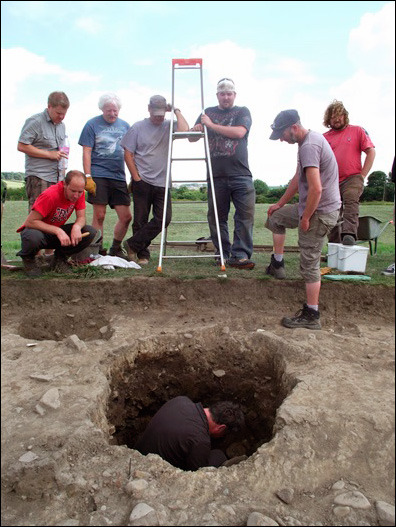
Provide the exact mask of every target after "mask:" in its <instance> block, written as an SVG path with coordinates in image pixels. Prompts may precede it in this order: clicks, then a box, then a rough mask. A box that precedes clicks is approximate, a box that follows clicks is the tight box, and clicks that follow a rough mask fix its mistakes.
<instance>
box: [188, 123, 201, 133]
mask: <svg viewBox="0 0 396 527" xmlns="http://www.w3.org/2000/svg"><path fill="white" fill-rule="evenodd" d="M190 131H191V132H203V126H202V124H195V125H194V126H193V127H192V128H191V129H190Z"/></svg>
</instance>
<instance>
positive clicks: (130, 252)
mask: <svg viewBox="0 0 396 527" xmlns="http://www.w3.org/2000/svg"><path fill="white" fill-rule="evenodd" d="M122 245H123V247H124V249H125V251H126V253H127V255H128V258H129V261H130V262H135V263H136V261H137V259H138V256H137V252H136V251H134V250H133V249H132V247H131V246H130V245H129V243H128V240H124V241H123V243H122Z"/></svg>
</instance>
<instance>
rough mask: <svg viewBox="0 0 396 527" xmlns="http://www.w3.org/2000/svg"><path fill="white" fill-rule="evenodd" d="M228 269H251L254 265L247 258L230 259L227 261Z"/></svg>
mask: <svg viewBox="0 0 396 527" xmlns="http://www.w3.org/2000/svg"><path fill="white" fill-rule="evenodd" d="M227 265H228V267H235V268H236V269H249V270H250V269H253V268H254V266H255V265H256V264H255V263H254V262H252V260H249V258H240V259H238V258H230V259H229V260H227Z"/></svg>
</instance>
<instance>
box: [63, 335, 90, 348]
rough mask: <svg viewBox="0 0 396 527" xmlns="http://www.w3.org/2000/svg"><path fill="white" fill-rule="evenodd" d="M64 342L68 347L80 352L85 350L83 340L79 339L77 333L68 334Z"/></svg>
mask: <svg viewBox="0 0 396 527" xmlns="http://www.w3.org/2000/svg"><path fill="white" fill-rule="evenodd" d="M65 344H66V345H67V346H68V347H69V348H72V349H75V350H77V351H80V352H82V351H85V350H86V349H87V346H86V344H85V342H83V341H82V340H80V339H79V338H78V336H77V335H70V336H69V337H67V339H66V340H65Z"/></svg>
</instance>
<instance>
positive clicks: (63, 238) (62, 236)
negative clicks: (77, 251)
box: [56, 228, 71, 247]
mask: <svg viewBox="0 0 396 527" xmlns="http://www.w3.org/2000/svg"><path fill="white" fill-rule="evenodd" d="M56 235H57V237H58V240H59V241H60V244H61V245H62V247H68V246H69V245H70V244H71V240H70V238H69V236H68V235H67V234H66V233H65V231H64V230H63V229H61V228H59V230H58V232H57V233H56Z"/></svg>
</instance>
